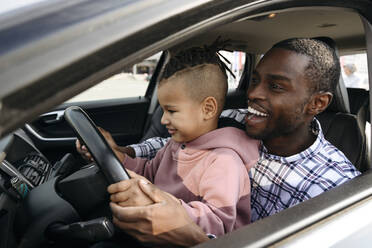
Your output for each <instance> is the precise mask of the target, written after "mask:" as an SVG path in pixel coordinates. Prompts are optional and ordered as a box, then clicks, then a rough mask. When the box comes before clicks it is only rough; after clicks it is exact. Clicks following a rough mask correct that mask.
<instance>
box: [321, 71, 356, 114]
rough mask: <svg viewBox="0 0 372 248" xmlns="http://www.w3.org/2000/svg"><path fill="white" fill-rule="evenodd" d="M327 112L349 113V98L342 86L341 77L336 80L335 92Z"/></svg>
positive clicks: (343, 85)
mask: <svg viewBox="0 0 372 248" xmlns="http://www.w3.org/2000/svg"><path fill="white" fill-rule="evenodd" d="M327 110H329V111H333V112H342V113H350V104H349V96H348V94H347V90H346V87H345V84H344V80H343V78H342V75H340V79H339V80H338V84H337V86H336V89H335V92H334V93H333V99H332V102H331V104H330V105H329V106H328V108H327Z"/></svg>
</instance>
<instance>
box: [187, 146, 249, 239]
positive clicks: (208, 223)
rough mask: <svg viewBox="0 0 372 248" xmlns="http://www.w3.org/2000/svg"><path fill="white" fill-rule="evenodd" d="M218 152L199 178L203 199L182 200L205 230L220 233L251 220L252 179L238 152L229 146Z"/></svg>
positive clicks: (193, 217) (189, 212)
mask: <svg viewBox="0 0 372 248" xmlns="http://www.w3.org/2000/svg"><path fill="white" fill-rule="evenodd" d="M215 153H218V156H214V158H213V161H210V162H211V163H210V166H207V167H206V169H205V171H204V172H203V175H202V177H201V180H200V185H199V187H198V189H199V194H200V197H201V200H200V201H191V202H187V203H186V202H184V201H182V200H181V203H182V205H183V206H184V207H185V209H186V211H187V212H188V214H189V216H190V217H191V218H192V219H193V220H194V221H195V222H196V223H197V224H198V225H199V226H200V227H201V228H203V230H204V231H205V232H206V233H211V234H215V235H217V236H220V235H223V234H225V233H228V232H231V231H232V230H234V229H235V228H237V227H238V226H242V225H246V224H248V223H250V212H251V205H250V181H249V176H248V171H247V169H246V167H245V165H244V164H243V162H242V160H241V159H240V157H239V155H238V154H236V153H235V152H234V151H232V150H230V149H216V150H215Z"/></svg>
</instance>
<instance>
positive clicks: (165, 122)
mask: <svg viewBox="0 0 372 248" xmlns="http://www.w3.org/2000/svg"><path fill="white" fill-rule="evenodd" d="M160 123H161V124H162V125H167V124H168V123H169V121H168V118H167V117H166V114H165V113H163V115H162V116H161V120H160Z"/></svg>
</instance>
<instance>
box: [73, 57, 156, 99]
mask: <svg viewBox="0 0 372 248" xmlns="http://www.w3.org/2000/svg"><path fill="white" fill-rule="evenodd" d="M160 55H161V53H157V54H155V55H153V56H151V57H149V58H146V59H144V60H143V61H141V62H140V63H137V64H135V65H133V66H128V67H125V68H123V70H122V71H121V72H120V73H118V74H115V75H114V76H112V77H110V78H108V79H106V80H104V81H102V82H101V83H99V84H97V85H95V86H93V87H92V88H89V89H88V90H86V91H84V92H83V93H81V94H79V95H77V96H75V97H73V98H71V99H70V100H68V101H67V102H69V103H71V102H87V101H97V100H108V99H118V98H126V97H135V96H144V95H145V93H146V90H147V87H148V85H149V81H150V78H151V75H152V73H153V72H154V70H155V67H156V64H157V63H158V61H159V59H160Z"/></svg>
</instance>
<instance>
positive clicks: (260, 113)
mask: <svg viewBox="0 0 372 248" xmlns="http://www.w3.org/2000/svg"><path fill="white" fill-rule="evenodd" d="M248 112H249V113H250V114H254V115H258V116H263V117H266V116H268V115H267V114H265V113H262V112H260V111H258V110H255V109H254V108H252V107H248Z"/></svg>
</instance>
